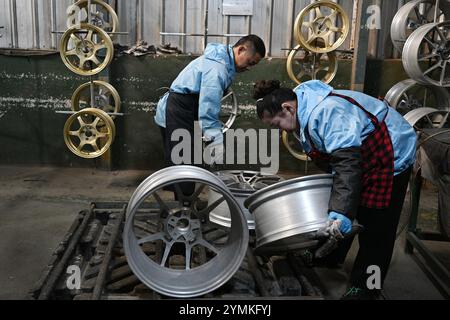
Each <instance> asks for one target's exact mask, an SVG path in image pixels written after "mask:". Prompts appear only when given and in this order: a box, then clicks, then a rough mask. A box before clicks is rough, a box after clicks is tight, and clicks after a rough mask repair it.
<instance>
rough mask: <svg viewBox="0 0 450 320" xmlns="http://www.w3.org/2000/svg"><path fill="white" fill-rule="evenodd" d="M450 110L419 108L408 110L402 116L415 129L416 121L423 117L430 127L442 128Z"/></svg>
mask: <svg viewBox="0 0 450 320" xmlns="http://www.w3.org/2000/svg"><path fill="white" fill-rule="evenodd" d="M449 115H450V112H449V111H445V110H437V109H433V108H419V109H415V110H412V111H411V112H408V113H407V114H406V115H405V116H404V118H405V120H406V121H408V123H409V124H410V125H411V126H413V127H414V128H415V129H423V128H418V127H417V123H418V122H419V121H420V120H422V119H425V120H426V121H427V124H428V125H430V127H431V128H443V127H444V126H445V124H446V123H447V121H448V119H449Z"/></svg>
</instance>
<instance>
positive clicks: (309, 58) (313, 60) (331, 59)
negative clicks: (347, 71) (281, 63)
mask: <svg viewBox="0 0 450 320" xmlns="http://www.w3.org/2000/svg"><path fill="white" fill-rule="evenodd" d="M301 48H302V46H300V45H298V46H296V47H295V48H294V50H292V51H291V52H290V53H289V56H288V59H287V63H286V68H287V73H288V75H289V78H291V80H292V81H294V82H295V83H297V84H301V83H302V82H304V81H302V79H303V78H304V77H306V76H309V77H310V78H311V79H307V80H320V81H322V82H325V83H330V82H331V81H333V79H334V78H335V76H336V74H337V70H338V61H337V58H336V54H335V53H334V52H327V53H326V55H327V58H328V66H325V67H324V66H320V64H321V61H324V60H322V57H323V55H324V54H325V53H312V52H309V51H307V50H305V57H304V58H303V59H302V60H301V61H302V62H298V61H299V59H296V56H297V54H298V53H299V52H300V51H301ZM305 63H306V64H308V66H306V65H305ZM317 64H318V66H319V68H317ZM296 65H297V66H300V72H296V70H294V68H295V66H296ZM309 65H311V67H309ZM321 71H326V74H325V75H324V76H323V77H319V72H321Z"/></svg>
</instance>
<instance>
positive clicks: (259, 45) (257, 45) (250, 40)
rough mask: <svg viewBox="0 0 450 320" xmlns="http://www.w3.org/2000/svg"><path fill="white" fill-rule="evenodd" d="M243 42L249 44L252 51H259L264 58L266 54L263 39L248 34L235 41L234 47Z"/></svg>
mask: <svg viewBox="0 0 450 320" xmlns="http://www.w3.org/2000/svg"><path fill="white" fill-rule="evenodd" d="M244 44H250V45H251V47H252V50H253V52H254V53H259V55H260V56H261V58H264V57H265V56H266V46H265V44H264V41H263V40H262V39H261V38H260V37H258V36H257V35H254V34H250V35H248V36H245V37H243V38H241V39H240V40H239V41H238V42H236V44H235V45H234V47H235V48H236V47H238V46H241V45H244Z"/></svg>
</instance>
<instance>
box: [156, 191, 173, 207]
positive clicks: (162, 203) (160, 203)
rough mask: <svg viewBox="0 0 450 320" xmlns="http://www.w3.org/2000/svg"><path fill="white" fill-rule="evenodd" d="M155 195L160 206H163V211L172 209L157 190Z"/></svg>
mask: <svg viewBox="0 0 450 320" xmlns="http://www.w3.org/2000/svg"><path fill="white" fill-rule="evenodd" d="M153 197H154V198H155V199H156V201H157V202H158V204H159V206H160V207H161V208H160V209H161V210H162V211H166V212H169V211H170V209H169V207H168V206H167V204H166V203H165V202H164V201H163V200H162V199H161V197H160V196H159V195H158V194H157V193H156V192H155V193H154V194H153Z"/></svg>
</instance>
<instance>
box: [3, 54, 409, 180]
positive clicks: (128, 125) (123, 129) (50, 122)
mask: <svg viewBox="0 0 450 320" xmlns="http://www.w3.org/2000/svg"><path fill="white" fill-rule="evenodd" d="M192 59H193V57H191V56H160V57H155V56H150V55H148V56H144V57H139V58H136V57H131V56H120V57H116V58H115V59H114V61H113V63H112V64H111V66H110V69H109V75H110V83H111V84H112V85H113V86H114V87H115V88H116V89H117V90H118V92H119V94H120V96H121V99H122V112H124V113H125V116H124V117H118V118H117V119H116V121H115V122H116V127H117V135H116V140H115V142H114V145H113V148H112V165H113V168H114V169H154V170H157V169H160V168H161V167H162V166H163V162H162V157H163V156H162V145H161V138H160V132H159V130H158V128H157V127H156V125H155V124H154V121H153V115H154V109H155V106H156V103H157V101H158V99H159V97H160V96H161V95H162V94H163V93H164V91H163V90H161V89H160V88H162V87H168V86H170V84H171V82H172V81H173V80H174V79H175V77H176V76H177V74H178V73H179V72H180V71H181V70H182V69H183V68H184V67H185V66H186V65H187V64H188V63H189V62H190V61H191V60H192ZM350 70H351V61H345V60H343V61H340V65H339V71H338V75H337V77H336V78H335V80H334V81H333V83H332V85H333V86H334V87H335V88H339V89H343V88H345V89H348V87H349V82H350ZM273 78H276V79H279V80H281V81H282V83H283V85H285V86H288V87H294V86H295V84H294V83H293V82H292V81H291V80H289V78H288V76H287V73H286V71H285V60H284V59H268V60H264V61H263V62H262V63H260V64H259V65H258V66H256V67H255V68H254V69H253V70H252V71H250V72H247V73H245V74H241V75H238V77H237V78H236V80H235V83H234V85H233V89H234V91H235V92H236V93H237V95H238V99H239V104H240V105H243V106H249V105H253V104H254V101H253V100H252V99H251V91H252V87H253V82H254V81H255V80H256V79H273ZM406 78H407V75H406V74H405V73H404V71H403V67H402V65H401V62H400V61H396V60H392V61H370V62H369V65H368V70H367V80H366V86H367V92H368V93H369V94H371V95H374V96H380V95H384V94H385V93H386V92H387V91H388V90H389V88H390V87H391V86H392V85H394V84H395V83H397V82H398V81H400V80H403V79H406ZM88 80H89V79H88V78H87V77H81V76H77V75H75V74H74V73H72V72H70V71H69V70H68V69H67V68H66V67H65V66H64V65H63V63H62V62H61V59H60V57H59V55H51V56H45V57H11V56H1V55H0V164H16V165H17V164H23V165H56V166H76V167H99V166H100V165H101V160H98V159H97V160H85V159H80V158H78V157H77V156H75V155H73V154H72V153H71V152H70V151H69V150H68V149H67V147H66V146H65V144H64V140H63V127H64V123H65V121H66V120H67V118H68V115H66V114H58V113H56V111H69V110H70V98H71V96H72V94H73V92H74V91H75V89H76V88H77V87H78V86H79V85H81V84H83V83H85V82H87V81H88ZM245 109H246V110H248V108H245ZM235 127H236V128H242V129H247V128H262V127H263V126H262V125H261V123H260V122H259V120H256V115H255V114H254V113H253V112H252V111H250V112H249V111H246V112H243V113H242V115H241V116H240V117H239V118H238V120H237V121H236V124H235ZM280 149H281V159H280V160H281V170H283V171H303V168H304V167H303V165H304V164H303V163H300V162H298V161H297V160H295V159H294V158H293V157H292V156H290V155H289V154H288V153H287V152H286V151H285V149H284V147H283V146H282V145H281V144H280Z"/></svg>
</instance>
